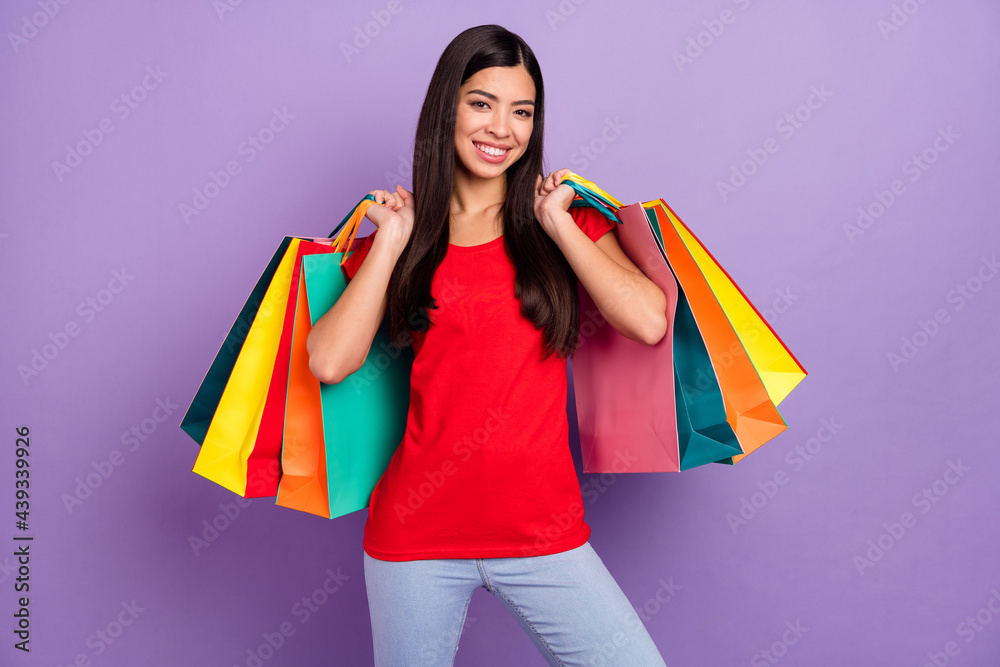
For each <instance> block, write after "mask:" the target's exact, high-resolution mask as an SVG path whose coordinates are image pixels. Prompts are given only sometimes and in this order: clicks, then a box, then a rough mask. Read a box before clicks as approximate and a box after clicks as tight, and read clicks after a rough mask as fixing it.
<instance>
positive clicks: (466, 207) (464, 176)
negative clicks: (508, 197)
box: [451, 166, 507, 217]
mask: <svg viewBox="0 0 1000 667" xmlns="http://www.w3.org/2000/svg"><path fill="white" fill-rule="evenodd" d="M506 189H507V177H506V174H503V175H501V176H499V177H497V178H491V179H483V178H479V177H478V176H475V175H473V174H471V173H469V172H468V171H467V170H465V169H463V168H461V167H460V166H457V168H456V169H455V178H454V184H453V185H452V190H451V214H452V215H453V216H459V217H478V216H479V215H482V214H483V213H487V212H488V211H489V209H496V210H497V211H498V210H499V207H500V206H501V205H502V204H503V199H504V194H505V192H506Z"/></svg>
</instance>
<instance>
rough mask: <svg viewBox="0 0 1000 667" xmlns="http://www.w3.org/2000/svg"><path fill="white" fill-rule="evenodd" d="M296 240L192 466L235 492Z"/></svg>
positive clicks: (243, 478) (259, 408)
mask: <svg viewBox="0 0 1000 667" xmlns="http://www.w3.org/2000/svg"><path fill="white" fill-rule="evenodd" d="M298 246H299V239H296V238H292V239H291V240H290V241H289V243H288V245H287V248H286V250H285V253H284V256H283V257H282V259H281V261H280V262H279V264H278V268H277V269H276V270H275V272H274V275H273V277H272V279H271V282H270V283H269V284H268V286H267V289H266V291H265V294H264V299H263V301H262V305H261V307H260V308H259V309H258V311H257V313H256V316H255V317H254V319H253V323H252V324H251V325H250V330H249V332H248V333H247V336H246V339H245V340H244V341H243V346H242V348H241V349H240V352H239V355H238V357H237V359H236V363H235V364H234V365H233V368H232V372H231V373H230V374H229V378H228V380H227V382H226V385H225V389H224V390H223V392H222V395H221V396H220V398H219V401H218V406H217V407H216V409H215V414H214V415H213V416H212V419H211V422H210V423H209V425H208V430H207V433H206V434H205V439H204V442H203V443H202V447H201V450H200V452H199V453H198V458H197V460H196V461H195V464H194V468H193V470H194V472H196V473H198V474H199V475H202V476H204V477H206V478H208V479H210V480H212V481H214V482H216V483H218V484H221V485H222V486H224V487H226V488H227V489H229V490H230V491H233V492H234V493H237V494H239V495H241V496H242V495H244V494H245V493H246V485H247V459H248V458H249V454H250V450H251V449H252V447H253V444H254V442H255V441H256V438H257V432H258V429H259V427H260V420H261V415H262V413H263V408H264V401H265V398H266V396H267V390H268V386H269V385H270V380H271V374H272V373H273V371H274V363H275V359H276V356H277V351H278V344H279V341H280V337H281V330H282V325H283V323H284V314H285V310H286V305H287V302H288V292H289V285H290V282H291V276H292V270H293V268H294V264H295V257H296V254H297V252H298Z"/></svg>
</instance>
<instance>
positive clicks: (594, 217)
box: [569, 206, 615, 242]
mask: <svg viewBox="0 0 1000 667" xmlns="http://www.w3.org/2000/svg"><path fill="white" fill-rule="evenodd" d="M569 214H570V215H571V216H572V217H573V221H574V222H576V226H577V227H579V228H580V229H582V230H583V232H584V233H585V234H586V235H587V237H588V238H589V239H590V240H591V241H595V242H596V241H597V239H599V238H601V237H602V236H604V235H605V234H606V233H608V232H610V231H611V230H612V229H614V226H615V223H614V222H612V221H611V220H608V219H607V218H605V217H604V216H603V215H602V214H601V213H600V212H599V211H598V210H597V209H595V208H594V207H592V206H574V207H571V208H570V209H569Z"/></svg>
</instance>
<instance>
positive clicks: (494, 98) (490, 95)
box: [466, 88, 535, 106]
mask: <svg viewBox="0 0 1000 667" xmlns="http://www.w3.org/2000/svg"><path fill="white" fill-rule="evenodd" d="M472 94H476V95H482V96H483V97H485V98H486V99H488V100H492V101H494V102H496V101H498V99H499V98H498V97H497V96H496V95H494V94H493V93H487V92H486V91H485V90H479V89H478V88H474V89H472V90H470V91H469V92H467V93H466V95H472ZM521 104H530V105H531V106H535V102H534V101H533V100H518V101H517V102H514V106H518V105H521Z"/></svg>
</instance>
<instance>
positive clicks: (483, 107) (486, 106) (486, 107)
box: [470, 100, 490, 109]
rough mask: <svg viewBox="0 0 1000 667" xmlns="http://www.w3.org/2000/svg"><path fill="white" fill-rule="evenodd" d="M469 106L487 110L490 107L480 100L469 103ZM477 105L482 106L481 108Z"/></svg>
mask: <svg viewBox="0 0 1000 667" xmlns="http://www.w3.org/2000/svg"><path fill="white" fill-rule="evenodd" d="M470 104H471V105H472V106H474V107H476V108H477V109H488V108H489V107H490V105H488V104H487V103H486V102H484V101H482V100H474V101H472V102H470ZM479 104H482V105H483V106H477V105H479Z"/></svg>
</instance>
